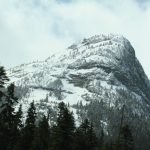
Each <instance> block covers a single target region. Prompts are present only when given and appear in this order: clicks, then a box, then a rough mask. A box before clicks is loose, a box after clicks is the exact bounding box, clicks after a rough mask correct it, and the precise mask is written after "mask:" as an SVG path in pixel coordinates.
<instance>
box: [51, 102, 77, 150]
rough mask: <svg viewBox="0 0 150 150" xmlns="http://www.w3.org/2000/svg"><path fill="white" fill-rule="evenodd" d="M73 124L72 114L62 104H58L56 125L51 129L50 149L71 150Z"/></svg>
mask: <svg viewBox="0 0 150 150" xmlns="http://www.w3.org/2000/svg"><path fill="white" fill-rule="evenodd" d="M74 130H75V123H74V118H73V115H72V113H71V112H70V111H69V110H68V108H67V106H66V105H65V104H64V103H63V102H62V103H60V104H59V113H58V119H57V125H56V126H54V127H53V132H52V143H51V145H50V149H53V150H55V149H56V150H72V149H73V147H72V143H73V136H74Z"/></svg>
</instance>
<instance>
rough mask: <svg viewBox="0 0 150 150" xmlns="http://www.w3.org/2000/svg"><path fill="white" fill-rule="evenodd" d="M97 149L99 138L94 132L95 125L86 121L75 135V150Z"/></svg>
mask: <svg viewBox="0 0 150 150" xmlns="http://www.w3.org/2000/svg"><path fill="white" fill-rule="evenodd" d="M96 148H97V137H96V134H95V132H94V128H93V124H92V123H90V122H89V121H88V119H85V120H84V122H83V123H82V124H81V125H80V126H79V128H77V130H76V133H75V141H74V149H75V150H83V149H86V150H95V149H96Z"/></svg>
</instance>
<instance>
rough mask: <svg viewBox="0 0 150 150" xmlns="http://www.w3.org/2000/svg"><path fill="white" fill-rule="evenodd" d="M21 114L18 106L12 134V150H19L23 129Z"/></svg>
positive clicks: (20, 107)
mask: <svg viewBox="0 0 150 150" xmlns="http://www.w3.org/2000/svg"><path fill="white" fill-rule="evenodd" d="M22 114H23V112H22V105H20V106H19V109H18V111H17V112H16V115H15V127H14V132H13V135H14V137H13V138H14V141H15V144H14V145H13V147H12V150H20V147H21V132H22V129H23V123H22Z"/></svg>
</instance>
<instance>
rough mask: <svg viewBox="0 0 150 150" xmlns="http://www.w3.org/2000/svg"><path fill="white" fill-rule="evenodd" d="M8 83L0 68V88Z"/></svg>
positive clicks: (3, 70)
mask: <svg viewBox="0 0 150 150" xmlns="http://www.w3.org/2000/svg"><path fill="white" fill-rule="evenodd" d="M7 81H9V79H8V77H7V75H6V71H5V69H4V67H2V66H0V88H2V87H4V85H5V83H6V82H7Z"/></svg>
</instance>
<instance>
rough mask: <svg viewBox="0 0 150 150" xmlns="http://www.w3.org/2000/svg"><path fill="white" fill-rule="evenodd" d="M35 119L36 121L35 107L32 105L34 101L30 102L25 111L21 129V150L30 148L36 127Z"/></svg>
mask: <svg viewBox="0 0 150 150" xmlns="http://www.w3.org/2000/svg"><path fill="white" fill-rule="evenodd" d="M35 121H36V108H35V106H34V102H32V103H31V104H30V108H29V109H28V112H27V118H26V122H25V127H24V128H23V131H22V139H21V149H22V150H30V149H31V148H32V147H31V146H32V142H33V139H34V132H35V129H36V126H35Z"/></svg>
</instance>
